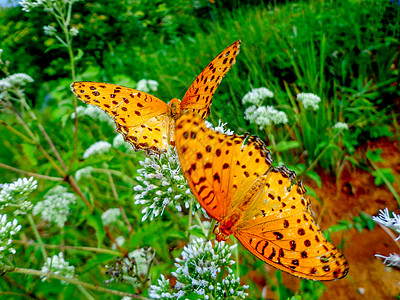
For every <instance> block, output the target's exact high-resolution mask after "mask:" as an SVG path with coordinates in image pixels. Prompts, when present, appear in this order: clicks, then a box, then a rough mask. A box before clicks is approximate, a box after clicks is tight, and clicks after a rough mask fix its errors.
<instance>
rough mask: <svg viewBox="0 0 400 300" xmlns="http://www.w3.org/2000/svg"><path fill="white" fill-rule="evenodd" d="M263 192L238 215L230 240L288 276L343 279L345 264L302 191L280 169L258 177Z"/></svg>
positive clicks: (288, 171)
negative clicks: (325, 235) (316, 221)
mask: <svg viewBox="0 0 400 300" xmlns="http://www.w3.org/2000/svg"><path fill="white" fill-rule="evenodd" d="M263 177H264V178H263V179H264V180H263V183H264V185H263V187H262V188H261V189H260V191H259V192H258V194H257V196H256V197H255V198H254V201H253V202H252V203H251V204H250V205H249V207H248V209H246V210H244V211H243V213H244V215H243V217H242V219H241V221H240V223H239V222H238V225H237V227H236V229H235V232H234V235H235V236H236V238H237V239H238V240H239V241H240V242H241V243H242V245H243V246H245V247H246V248H247V249H248V250H249V251H250V252H251V253H253V254H254V255H255V256H256V257H258V258H259V259H261V260H263V261H265V262H266V263H268V264H270V265H272V266H274V267H276V268H278V269H280V270H282V271H285V272H288V273H290V274H292V275H295V276H298V277H302V278H307V279H313V280H335V279H340V278H343V277H344V276H346V274H347V273H348V270H349V268H348V263H347V261H346V259H345V258H344V256H343V254H341V253H340V252H339V250H338V249H337V248H336V247H335V246H334V245H332V244H331V243H329V242H328V241H327V240H326V239H325V237H324V236H323V235H322V232H321V229H320V228H319V226H318V225H317V224H316V223H315V221H314V219H313V218H312V216H311V209H310V201H309V200H308V199H306V198H304V193H305V192H306V191H305V188H304V187H303V185H302V184H301V182H300V183H294V184H293V185H292V181H293V179H294V177H295V172H293V171H290V170H288V169H287V168H286V167H285V166H282V167H277V168H272V169H271V170H270V171H269V172H268V174H267V175H265V176H263Z"/></svg>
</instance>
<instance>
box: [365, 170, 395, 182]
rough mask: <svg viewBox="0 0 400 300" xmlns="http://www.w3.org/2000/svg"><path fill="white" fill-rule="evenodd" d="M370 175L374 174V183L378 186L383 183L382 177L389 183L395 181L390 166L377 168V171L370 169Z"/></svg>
mask: <svg viewBox="0 0 400 300" xmlns="http://www.w3.org/2000/svg"><path fill="white" fill-rule="evenodd" d="M371 174H372V176H374V178H375V180H374V183H375V185H376V186H380V185H382V184H384V183H385V181H384V179H383V178H386V179H387V180H388V181H389V182H390V183H394V182H395V175H394V174H393V170H392V169H390V168H383V169H379V171H372V172H371Z"/></svg>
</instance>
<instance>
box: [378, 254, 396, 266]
mask: <svg viewBox="0 0 400 300" xmlns="http://www.w3.org/2000/svg"><path fill="white" fill-rule="evenodd" d="M375 256H376V257H380V258H383V259H384V261H383V264H384V265H386V266H388V267H398V268H400V255H398V254H397V253H393V254H392V253H391V254H389V256H387V257H386V256H383V255H379V254H375Z"/></svg>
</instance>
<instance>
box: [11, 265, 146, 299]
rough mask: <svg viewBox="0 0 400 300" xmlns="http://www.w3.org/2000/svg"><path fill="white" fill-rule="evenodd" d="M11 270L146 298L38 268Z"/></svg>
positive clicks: (112, 292)
mask: <svg viewBox="0 0 400 300" xmlns="http://www.w3.org/2000/svg"><path fill="white" fill-rule="evenodd" d="M11 272H13V273H19V274H27V275H35V276H46V277H47V278H50V279H51V278H54V279H57V280H63V281H66V282H69V283H72V284H75V285H80V286H82V287H85V288H88V289H91V290H95V291H98V292H103V293H108V294H113V295H118V296H121V297H124V296H127V297H132V298H135V299H148V298H144V297H141V296H138V295H135V294H130V293H125V292H121V291H116V290H110V289H106V288H103V287H101V286H97V285H94V284H91V283H87V282H83V281H80V280H78V279H75V278H67V277H64V276H62V275H58V274H54V273H50V272H49V273H46V272H41V271H38V270H33V269H25V268H15V269H14V270H12V271H11Z"/></svg>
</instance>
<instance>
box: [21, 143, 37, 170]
mask: <svg viewBox="0 0 400 300" xmlns="http://www.w3.org/2000/svg"><path fill="white" fill-rule="evenodd" d="M22 149H23V151H24V154H25V155H26V156H27V157H28V159H29V161H30V163H31V164H32V165H33V166H36V165H37V163H38V162H37V159H36V153H35V150H36V146H34V145H31V144H22Z"/></svg>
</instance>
